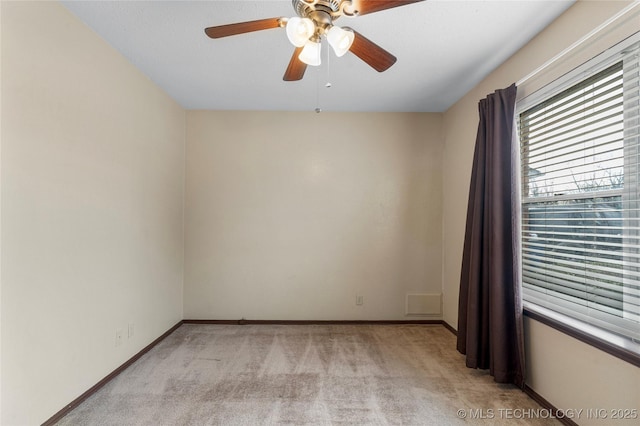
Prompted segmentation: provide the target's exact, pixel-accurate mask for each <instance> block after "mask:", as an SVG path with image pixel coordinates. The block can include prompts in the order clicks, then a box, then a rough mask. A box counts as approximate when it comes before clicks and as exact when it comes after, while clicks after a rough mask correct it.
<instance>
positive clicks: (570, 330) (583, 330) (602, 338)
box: [524, 302, 640, 367]
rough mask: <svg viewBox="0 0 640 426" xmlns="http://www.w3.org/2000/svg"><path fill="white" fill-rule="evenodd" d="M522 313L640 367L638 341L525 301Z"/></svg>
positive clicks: (639, 345) (639, 344) (639, 346)
mask: <svg viewBox="0 0 640 426" xmlns="http://www.w3.org/2000/svg"><path fill="white" fill-rule="evenodd" d="M524 314H525V316H527V317H529V318H531V319H534V320H536V321H538V322H541V323H543V324H545V325H547V326H549V327H551V328H554V329H556V330H558V331H560V332H562V333H564V334H567V335H569V336H571V337H573V338H575V339H578V340H580V341H581V342H584V343H586V344H588V345H590V346H593V347H595V348H597V349H600V350H601V351H604V352H606V353H608V354H609V355H613V356H615V357H616V358H619V359H621V360H623V361H626V362H628V363H630V364H633V365H635V366H636V367H640V343H637V342H634V341H633V340H631V339H629V338H626V337H622V336H619V335H617V334H614V333H611V332H608V331H605V330H602V329H600V328H598V327H594V326H592V325H590V324H587V323H584V322H582V321H579V320H576V319H573V318H570V317H567V316H566V315H562V314H559V313H557V312H554V311H551V310H549V309H546V308H543V307H541V306H538V305H533V304H530V303H527V302H525V303H524Z"/></svg>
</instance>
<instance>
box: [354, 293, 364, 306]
mask: <svg viewBox="0 0 640 426" xmlns="http://www.w3.org/2000/svg"><path fill="white" fill-rule="evenodd" d="M356 305H358V306H360V305H364V297H363V296H362V295H357V296H356Z"/></svg>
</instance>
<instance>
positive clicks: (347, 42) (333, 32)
mask: <svg viewBox="0 0 640 426" xmlns="http://www.w3.org/2000/svg"><path fill="white" fill-rule="evenodd" d="M355 38H356V35H355V34H354V33H353V31H351V30H345V29H343V28H340V27H336V26H333V27H331V29H330V30H329V31H328V32H327V41H328V42H329V44H330V45H331V47H333V51H334V52H336V56H338V57H339V56H343V55H344V54H345V53H347V52H348V51H349V49H350V48H351V45H352V44H353V40H354V39H355Z"/></svg>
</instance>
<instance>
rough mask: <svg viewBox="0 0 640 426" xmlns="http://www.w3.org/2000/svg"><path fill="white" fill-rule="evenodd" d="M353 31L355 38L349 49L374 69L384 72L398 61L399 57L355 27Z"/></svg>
mask: <svg viewBox="0 0 640 426" xmlns="http://www.w3.org/2000/svg"><path fill="white" fill-rule="evenodd" d="M349 29H351V28H349ZM351 31H353V32H354V34H355V38H354V39H353V44H352V45H351V48H350V49H349V50H350V51H351V53H353V54H354V55H356V56H357V57H358V58H360V59H362V60H363V61H365V62H366V63H367V64H369V66H371V67H372V68H373V69H375V70H376V71H378V72H383V71H386V70H388V69H389V68H390V67H391V65H393V64H395V63H396V61H397V58H396V57H395V56H393V55H392V54H391V53H389V52H387V51H386V50H384V49H383V48H382V47H380V46H378V45H377V44H375V43H374V42H372V41H371V40H369V39H368V38H366V37H365V36H363V35H362V34H360V33H358V32H356V31H354V30H353V29H351Z"/></svg>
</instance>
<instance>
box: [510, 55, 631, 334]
mask: <svg viewBox="0 0 640 426" xmlns="http://www.w3.org/2000/svg"><path fill="white" fill-rule="evenodd" d="M639 45H640V44H639V43H636V44H634V45H633V46H631V47H628V48H626V49H625V50H624V52H622V53H621V54H620V55H618V57H617V58H616V59H615V62H613V63H611V62H609V63H608V64H605V65H602V66H601V67H600V68H601V69H600V70H599V71H597V72H595V73H591V74H590V75H588V76H586V77H584V79H582V80H581V81H579V82H577V83H574V84H573V85H571V86H570V87H565V88H560V89H559V90H557V92H556V94H554V95H553V96H551V97H550V98H548V99H546V100H543V101H541V102H539V103H538V104H536V105H534V106H532V107H530V108H528V109H527V110H525V111H523V112H521V113H520V114H519V115H518V131H519V137H520V156H521V171H522V175H521V182H522V280H523V294H524V299H525V300H526V301H529V302H532V303H536V304H539V305H542V306H545V307H547V308H549V309H553V310H556V311H559V312H562V313H564V314H566V315H570V316H572V317H575V318H578V319H580V320H584V321H586V322H589V323H592V324H594V325H597V326H599V327H603V328H606V329H608V330H610V331H613V332H615V333H618V334H622V335H625V336H628V337H631V338H634V339H640V196H639V194H640V169H639V159H640V155H639V152H640V141H639V135H640V106H639V105H640V90H639V80H640V71H639V70H640V60H639V53H640V48H639ZM602 68H603V69H602Z"/></svg>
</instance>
